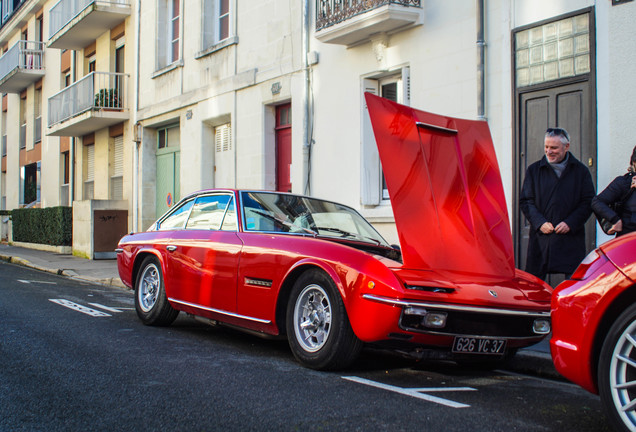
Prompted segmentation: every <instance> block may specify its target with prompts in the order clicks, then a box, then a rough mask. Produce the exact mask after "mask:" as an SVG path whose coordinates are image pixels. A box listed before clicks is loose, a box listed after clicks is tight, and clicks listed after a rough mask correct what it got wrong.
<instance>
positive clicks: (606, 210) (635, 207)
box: [592, 173, 636, 235]
mask: <svg viewBox="0 0 636 432" xmlns="http://www.w3.org/2000/svg"><path fill="white" fill-rule="evenodd" d="M633 175H634V174H633V173H627V174H625V175H622V176H619V177H616V178H615V179H614V180H613V181H612V182H611V183H610V184H609V185H607V187H606V188H605V190H604V191H603V192H601V193H600V194H598V196H596V197H594V199H593V200H592V210H594V214H596V215H597V216H598V217H599V218H605V219H607V220H608V221H610V222H611V223H612V224H615V223H616V222H618V220H619V219H621V220H622V221H623V230H622V231H620V232H619V233H617V235H623V234H627V233H629V232H632V231H636V191H635V192H632V193H631V194H630V195H629V197H628V198H627V200H626V201H625V202H624V204H623V209H622V211H621V214H617V213H616V212H615V211H614V210H612V209H611V208H610V207H609V206H610V204H614V203H617V202H619V201H622V200H624V199H625V197H626V196H627V194H628V193H629V191H630V189H631V184H632V176H633Z"/></svg>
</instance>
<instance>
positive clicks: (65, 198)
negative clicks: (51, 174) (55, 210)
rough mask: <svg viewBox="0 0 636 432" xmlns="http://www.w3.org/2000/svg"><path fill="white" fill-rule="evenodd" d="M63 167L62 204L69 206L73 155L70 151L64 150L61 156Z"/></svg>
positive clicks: (61, 170)
mask: <svg viewBox="0 0 636 432" xmlns="http://www.w3.org/2000/svg"><path fill="white" fill-rule="evenodd" d="M60 163H61V167H60V168H61V169H60V173H61V175H62V186H61V187H60V205H62V206H68V205H69V203H70V197H69V191H70V187H69V183H70V181H71V156H70V152H68V151H66V152H62V153H61V157H60Z"/></svg>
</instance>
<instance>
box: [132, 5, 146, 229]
mask: <svg viewBox="0 0 636 432" xmlns="http://www.w3.org/2000/svg"><path fill="white" fill-rule="evenodd" d="M136 4H137V7H136V17H135V25H136V26H137V41H136V43H135V50H136V53H135V58H136V59H137V61H136V65H135V68H136V69H135V103H134V106H133V128H134V132H133V133H134V134H135V135H136V134H137V133H138V132H139V133H140V135H141V131H142V130H143V129H142V128H141V126H139V127H137V126H138V125H137V122H138V120H137V111H138V110H139V44H140V39H141V37H140V35H141V25H140V22H139V19H140V17H141V0H137V2H136ZM133 138H136V140H135V149H134V151H133V191H132V192H133V196H132V199H133V202H132V213H133V214H132V231H133V232H137V231H139V147H140V146H141V141H142V139H141V136H138V137H137V136H135V137H133Z"/></svg>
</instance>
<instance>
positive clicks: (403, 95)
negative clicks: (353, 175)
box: [360, 66, 411, 207]
mask: <svg viewBox="0 0 636 432" xmlns="http://www.w3.org/2000/svg"><path fill="white" fill-rule="evenodd" d="M392 83H397V102H398V103H400V104H403V105H410V104H411V100H410V68H409V67H408V66H404V67H401V68H397V69H394V70H392V71H389V72H387V73H381V74H374V75H368V76H366V77H362V89H361V90H362V91H361V96H362V103H361V109H362V115H361V118H362V124H361V133H360V141H361V143H362V145H361V148H360V153H361V172H360V186H361V190H360V203H361V204H362V205H364V206H368V207H372V206H379V205H388V204H390V200H389V192H388V190H387V189H385V188H383V180H382V179H383V174H382V166H381V164H380V155H379V154H378V148H377V146H376V143H375V136H374V135H373V129H372V127H371V121H370V119H369V111H368V110H367V106H366V102H365V99H364V93H365V92H369V93H373V94H375V95H380V96H381V94H380V92H381V90H382V86H383V85H387V84H392Z"/></svg>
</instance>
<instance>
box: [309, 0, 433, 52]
mask: <svg viewBox="0 0 636 432" xmlns="http://www.w3.org/2000/svg"><path fill="white" fill-rule="evenodd" d="M423 18H424V11H423V10H422V7H421V0H317V1H316V39H318V40H319V41H321V42H325V43H332V44H338V45H347V46H353V45H356V44H359V43H362V42H365V41H367V40H369V39H370V38H371V37H372V36H373V35H375V34H381V33H394V32H396V31H400V30H404V29H406V28H408V27H411V26H414V25H417V24H421V23H422V22H423Z"/></svg>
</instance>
